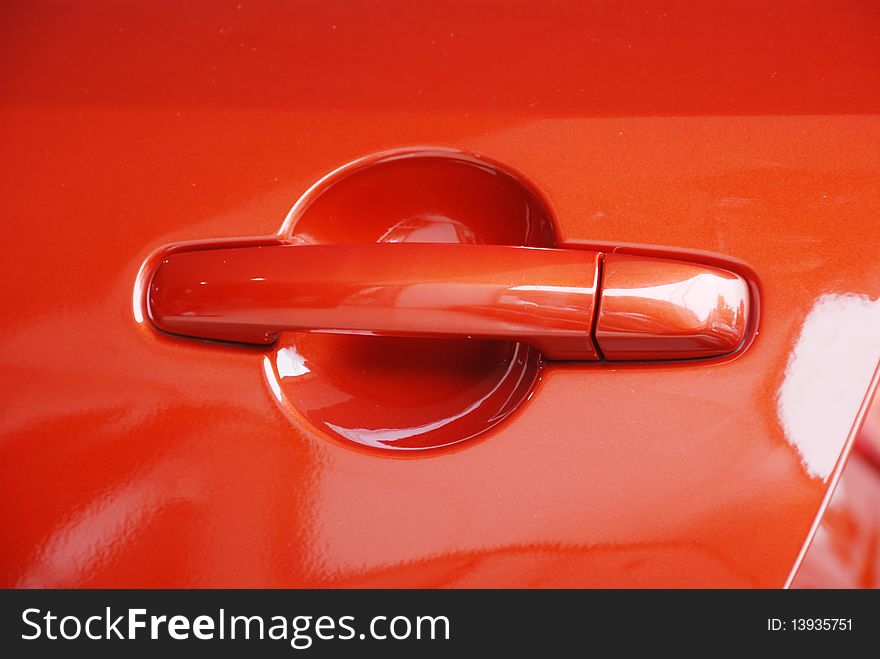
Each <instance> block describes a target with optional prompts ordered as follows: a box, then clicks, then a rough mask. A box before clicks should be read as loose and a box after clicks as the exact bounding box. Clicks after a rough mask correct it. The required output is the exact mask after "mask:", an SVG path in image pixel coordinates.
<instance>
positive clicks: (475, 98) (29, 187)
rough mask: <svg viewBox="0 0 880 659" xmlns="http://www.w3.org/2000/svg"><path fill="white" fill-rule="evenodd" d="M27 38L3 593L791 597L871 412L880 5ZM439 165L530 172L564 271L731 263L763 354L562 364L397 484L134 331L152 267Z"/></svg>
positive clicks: (461, 11)
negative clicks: (328, 199) (384, 160)
mask: <svg viewBox="0 0 880 659" xmlns="http://www.w3.org/2000/svg"><path fill="white" fill-rule="evenodd" d="M3 12H4V14H5V20H3V22H2V27H0V29H2V32H3V37H4V44H5V45H4V46H3V51H2V52H3V55H2V57H3V61H2V69H0V72H2V78H0V80H2V82H0V90H2V91H0V132H2V136H3V139H2V140H0V152H2V162H3V165H2V168H3V176H2V177H0V182H2V183H0V185H2V188H3V194H2V195H0V206H2V211H3V217H4V222H3V224H2V228H0V231H2V239H3V245H4V259H3V263H2V265H0V268H2V270H3V280H4V282H5V283H4V286H3V307H4V309H5V310H6V312H5V313H4V315H3V320H2V335H3V338H2V344H0V346H2V347H0V351H2V356H0V360H2V374H3V375H2V379H0V387H2V392H3V399H4V408H5V409H4V412H3V414H2V417H0V429H2V441H0V461H2V464H3V465H4V466H3V478H2V479H0V502H2V503H0V528H2V529H3V535H4V543H3V548H2V550H0V556H2V560H0V565H2V572H0V574H2V577H0V583H2V584H3V585H5V586H61V587H67V586H131V587H134V586H142V587H152V586H176V587H188V586H233V587H235V586H251V587H256V586H292V587H323V586H339V587H350V586H379V587H386V586H399V587H410V586H455V587H471V586H472V587H479V586H503V587H506V586H645V587H655V586H734V587H739V586H762V587H779V586H782V585H784V584H785V583H786V582H787V580H788V578H789V576H790V574H791V572H792V570H793V568H794V567H795V564H796V562H797V560H798V557H799V555H800V553H801V550H802V548H803V547H804V544H805V542H806V541H807V539H808V536H809V535H810V532H811V529H812V528H813V525H814V522H815V521H816V517H817V515H818V513H819V512H820V511H821V509H822V506H823V502H824V501H826V498H827V497H828V496H829V495H830V489H831V487H832V486H833V483H834V481H835V478H836V474H837V473H839V471H838V470H839V469H840V468H841V467H842V460H841V456H843V455H844V454H845V453H846V451H847V449H848V446H849V444H850V443H851V441H852V439H853V437H854V435H855V431H856V430H857V425H858V420H859V418H860V414H861V413H863V406H864V405H863V404H864V400H865V397H866V394H868V393H869V390H870V389H871V388H872V386H874V385H875V384H876V382H875V379H876V378H875V371H876V367H877V363H878V356H880V355H878V351H880V348H878V341H877V337H878V336H880V303H878V296H880V261H878V259H877V255H878V232H877V228H878V218H880V177H878V171H880V150H878V149H877V144H878V143H880V117H878V115H877V114H876V113H877V111H878V109H880V79H878V66H877V61H878V53H880V43H878V42H877V40H876V25H877V19H878V8H877V7H876V6H875V5H873V4H871V3H852V4H851V5H850V6H847V7H826V6H825V5H823V4H821V3H807V4H805V5H801V4H799V3H798V4H793V5H788V4H786V3H781V2H780V3H773V6H772V8H764V9H761V8H757V7H756V8H748V7H719V6H715V5H714V4H713V3H697V2H688V3H680V4H675V5H674V6H673V7H672V8H671V9H669V10H668V11H659V10H657V9H656V8H655V7H654V3H647V2H645V3H630V4H628V5H627V6H625V7H617V6H616V5H607V4H598V5H584V4H582V3H574V2H572V3H560V4H558V5H554V6H553V7H548V6H547V5H546V4H545V3H528V4H519V3H517V4H510V3H504V4H496V3H491V2H486V3H478V4H477V5H476V6H473V7H472V6H471V5H469V4H468V5H457V4H446V3H405V2H388V3H382V4H352V5H345V4H341V5H337V4H334V3H298V4H295V5H285V4H274V3H256V4H254V3H248V2H244V1H241V2H232V3H228V4H222V5H221V4H218V5H217V6H216V7H214V8H212V11H210V12H206V11H204V8H201V7H199V6H198V5H193V6H188V7H177V6H174V5H162V4H161V3H159V4H158V5H147V4H144V5H141V6H126V5H121V6H120V5H116V4H115V3H105V4H100V3H93V4H89V5H87V6H76V5H68V4H58V5H55V4H46V5H14V6H8V7H6V8H5V9H4V10H3ZM159 35H162V36H161V37H160V36H159ZM412 145H433V146H438V147H452V148H457V149H464V150H466V151H469V152H472V153H478V154H483V155H485V156H487V157H489V158H492V159H494V160H496V161H498V162H501V163H504V164H505V165H507V166H509V167H510V168H511V169H513V170H515V171H517V172H521V173H522V174H523V176H524V177H526V178H527V179H528V181H530V182H531V184H533V185H534V186H535V188H536V189H538V190H540V191H541V192H542V194H543V195H544V196H545V197H546V199H547V201H548V204H549V206H550V207H551V208H552V212H553V219H554V222H555V227H556V232H557V246H560V247H572V246H580V247H584V248H591V249H596V250H598V251H603V252H610V251H614V250H618V251H624V252H629V253H635V254H639V253H642V252H645V253H655V252H656V250H666V252H667V253H668V254H669V255H670V256H673V257H676V256H677V257H682V258H687V259H690V260H701V261H703V262H706V263H709V264H716V265H721V266H722V267H723V266H724V265H727V264H729V263H733V264H735V265H736V267H737V271H738V272H741V273H743V274H744V275H745V276H746V277H747V278H748V279H749V280H750V282H751V284H752V285H753V286H754V291H755V295H756V300H755V301H756V304H754V305H753V307H754V308H753V313H754V314H757V317H756V322H757V328H756V332H755V333H754V337H753V340H752V342H751V344H750V345H749V346H747V349H745V350H743V351H741V352H739V353H737V355H736V356H735V357H734V358H729V359H728V358H725V359H718V360H707V361H704V362H694V363H692V364H689V365H687V366H685V367H682V365H681V364H638V363H631V364H612V363H597V364H589V365H584V364H575V363H546V364H545V365H544V366H543V368H542V370H541V375H540V378H539V380H538V382H537V384H536V386H535V388H534V390H533V391H532V395H531V397H530V398H529V400H527V401H526V402H525V403H524V404H522V405H521V406H520V407H519V408H518V409H517V410H516V411H515V413H513V414H511V415H510V417H508V418H507V419H506V420H505V421H504V422H503V423H501V424H499V425H497V426H495V427H493V428H492V429H490V430H488V431H487V432H486V433H485V434H484V435H482V436H481V438H480V439H479V440H475V441H473V442H469V443H467V444H462V445H461V447H459V448H456V449H455V450H449V451H445V452H439V453H435V454H432V455H431V456H429V457H424V458H419V459H395V458H392V457H378V456H376V455H375V454H370V453H365V452H362V451H358V450H352V449H351V448H350V447H348V446H345V445H343V444H340V443H337V442H333V441H328V439H327V437H325V436H322V435H321V433H319V432H316V431H315V430H314V428H313V427H311V426H310V425H309V424H306V423H303V422H302V420H301V419H297V418H295V417H291V416H290V415H289V414H286V413H285V411H284V410H283V409H281V408H280V407H279V405H278V404H277V402H276V400H275V398H274V396H273V392H272V390H271V386H270V384H269V383H268V382H267V379H266V374H265V372H264V368H263V357H264V354H263V353H262V352H260V350H259V349H254V348H244V347H237V346H232V345H228V344H219V343H210V342H200V341H191V340H187V339H180V338H176V337H169V336H166V335H162V334H159V333H157V332H155V331H154V330H153V329H152V328H151V327H150V326H149V325H148V324H146V323H143V322H140V323H139V322H137V321H136V319H135V317H134V314H133V311H132V296H133V287H134V283H135V280H136V278H137V274H138V272H139V270H140V268H141V267H142V265H143V264H144V262H145V261H146V260H147V259H148V257H149V256H150V254H151V253H152V252H153V251H154V250H156V249H157V248H159V247H161V246H162V245H166V244H169V243H173V242H177V241H189V240H203V239H212V238H235V237H241V236H259V235H270V234H274V233H276V232H277V231H278V229H279V226H280V225H281V223H282V221H283V219H284V217H285V216H286V214H287V212H288V210H289V209H290V207H291V205H292V204H293V203H294V202H295V201H296V199H297V198H298V197H300V195H302V194H303V193H305V192H306V191H307V190H308V189H309V187H310V186H311V185H312V184H313V183H314V182H315V181H317V180H319V179H321V178H322V177H323V176H325V175H326V174H327V173H328V172H330V171H332V170H334V169H336V168H337V167H339V166H341V165H344V164H345V163H348V162H351V161H353V160H355V159H357V158H359V157H362V156H364V155H368V154H372V153H376V152H380V151H383V150H385V149H389V148H396V147H402V146H412ZM719 259H722V260H721V261H719ZM872 383H873V384H872ZM860 410H861V412H860Z"/></svg>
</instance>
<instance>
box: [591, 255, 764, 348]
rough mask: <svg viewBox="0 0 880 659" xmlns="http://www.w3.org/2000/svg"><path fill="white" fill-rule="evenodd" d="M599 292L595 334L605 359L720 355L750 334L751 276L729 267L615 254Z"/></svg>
mask: <svg viewBox="0 0 880 659" xmlns="http://www.w3.org/2000/svg"><path fill="white" fill-rule="evenodd" d="M600 300H601V302H600V305H599V315H598V317H597V319H596V330H595V331H596V342H597V343H598V345H599V347H600V349H601V350H602V354H603V355H604V357H605V358H606V359H611V360H627V359H634V360H638V359H664V358H665V359H687V358H694V357H718V356H721V355H726V354H729V353H731V352H733V351H734V350H736V349H737V348H738V347H739V346H741V345H742V344H743V342H744V341H745V338H746V329H747V327H748V316H749V288H748V284H747V283H746V281H745V279H743V278H742V277H740V276H739V275H737V274H735V273H733V272H730V271H728V270H721V269H720V268H709V267H705V266H701V265H698V264H695V263H685V262H681V261H678V262H676V261H670V260H667V259H651V258H644V257H639V256H622V255H619V254H609V255H607V256H605V257H604V259H603V263H602V291H601V298H600Z"/></svg>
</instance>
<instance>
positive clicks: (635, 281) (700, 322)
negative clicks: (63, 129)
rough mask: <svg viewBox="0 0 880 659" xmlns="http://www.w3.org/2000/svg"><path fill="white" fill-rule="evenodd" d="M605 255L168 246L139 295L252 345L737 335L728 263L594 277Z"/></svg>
mask: <svg viewBox="0 0 880 659" xmlns="http://www.w3.org/2000/svg"><path fill="white" fill-rule="evenodd" d="M602 260H603V255H601V254H599V253H598V252H593V251H586V250H577V249H543V248H533V247H513V246H503V245H470V244H422V243H376V244H336V245H285V244H279V245H269V246H259V247H256V246H254V247H231V248H213V249H212V248H207V249H199V250H194V251H178V252H173V253H170V254H168V255H167V256H166V257H165V258H164V259H163V260H162V261H161V262H160V263H159V265H158V267H157V268H156V269H155V271H154V273H153V276H152V278H151V279H150V280H149V282H150V283H149V286H148V287H147V291H146V295H147V300H146V306H147V310H148V313H149V317H150V319H151V320H152V322H153V324H154V325H155V326H156V327H158V328H159V329H161V330H164V331H166V332H170V333H173V334H182V335H186V336H194V337H201V338H208V339H220V340H227V341H239V342H245V343H256V344H270V343H273V342H274V341H275V339H276V338H277V337H278V335H279V333H280V332H282V331H285V330H298V331H310V332H330V333H347V334H374V335H380V336H423V337H446V338H450V337H471V338H485V339H509V340H516V341H522V342H525V343H528V344H530V345H533V346H535V347H536V348H538V349H539V350H540V351H541V352H542V353H543V354H544V355H545V356H546V357H548V358H550V359H573V360H597V359H601V358H603V356H604V358H606V359H611V360H628V359H630V360H632V359H637V360H650V359H684V358H693V357H710V356H719V355H724V354H727V353H730V352H733V351H734V350H736V349H737V348H738V347H739V346H740V345H741V344H742V343H743V341H744V339H745V334H746V327H747V316H748V307H749V295H748V287H747V285H746V282H745V280H743V278H742V277H740V276H739V275H737V274H735V273H732V272H729V271H727V270H723V269H720V268H712V267H708V266H702V265H699V264H693V263H685V262H681V261H674V260H666V259H657V258H645V257H637V256H622V255H617V254H612V255H606V256H604V262H605V264H604V268H603V270H604V272H603V275H602V281H601V282H600V281H599V278H600V277H599V269H600V262H601V261H602ZM596 300H599V308H598V309H596ZM594 318H596V319H597V320H596V323H595V326H594Z"/></svg>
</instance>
